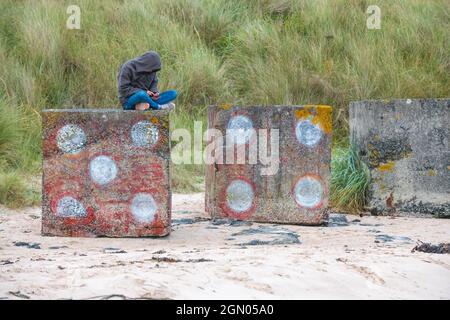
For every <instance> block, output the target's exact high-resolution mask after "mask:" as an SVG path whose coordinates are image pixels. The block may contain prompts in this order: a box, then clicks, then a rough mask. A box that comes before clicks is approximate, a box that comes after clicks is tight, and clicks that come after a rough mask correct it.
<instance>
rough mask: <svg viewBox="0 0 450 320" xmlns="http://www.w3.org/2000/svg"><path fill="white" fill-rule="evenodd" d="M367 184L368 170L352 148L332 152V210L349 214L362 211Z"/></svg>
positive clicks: (368, 180)
mask: <svg viewBox="0 0 450 320" xmlns="http://www.w3.org/2000/svg"><path fill="white" fill-rule="evenodd" d="M369 182H370V173H369V170H368V168H367V166H366V165H365V164H364V163H363V162H362V161H361V159H360V157H359V155H358V152H357V151H356V148H355V147H354V146H350V147H349V148H345V149H335V150H333V156H332V160H331V188H330V202H331V206H332V207H333V208H335V209H338V210H343V211H347V212H351V213H356V212H360V211H363V210H364V206H365V204H366V199H367V192H368V187H369Z"/></svg>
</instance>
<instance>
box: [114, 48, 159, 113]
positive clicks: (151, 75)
mask: <svg viewBox="0 0 450 320" xmlns="http://www.w3.org/2000/svg"><path fill="white" fill-rule="evenodd" d="M159 70H161V59H160V57H159V54H158V53H157V52H155V51H147V52H146V53H144V54H143V55H142V56H139V57H137V58H134V59H131V60H128V61H127V62H125V63H124V64H122V65H121V66H120V69H119V75H118V77H117V79H118V83H119V85H118V89H119V100H120V103H121V104H122V105H124V104H125V102H126V101H127V99H128V98H129V97H130V96H131V95H132V94H134V93H136V92H137V91H139V90H144V91H147V90H150V91H153V92H158V77H157V76H156V72H157V71H159Z"/></svg>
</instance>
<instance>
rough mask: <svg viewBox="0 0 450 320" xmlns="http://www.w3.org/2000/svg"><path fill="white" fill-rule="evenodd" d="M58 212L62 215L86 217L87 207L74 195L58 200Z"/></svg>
mask: <svg viewBox="0 0 450 320" xmlns="http://www.w3.org/2000/svg"><path fill="white" fill-rule="evenodd" d="M56 214H57V215H58V216H61V217H76V218H79V217H85V216H86V214H87V213H86V209H85V208H84V206H83V205H82V204H81V202H80V201H78V200H77V199H75V198H72V197H68V196H65V197H62V198H61V199H59V200H58V204H57V205H56Z"/></svg>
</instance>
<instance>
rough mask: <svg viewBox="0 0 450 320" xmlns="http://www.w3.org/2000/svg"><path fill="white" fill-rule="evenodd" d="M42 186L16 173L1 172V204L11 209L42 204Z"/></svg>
mask: <svg viewBox="0 0 450 320" xmlns="http://www.w3.org/2000/svg"><path fill="white" fill-rule="evenodd" d="M40 200H41V194H40V184H39V183H36V181H33V179H30V177H25V176H23V175H22V174H20V173H17V172H16V171H11V172H4V171H0V203H1V204H4V205H6V206H7V207H10V208H17V207H22V206H33V205H37V204H39V203H40Z"/></svg>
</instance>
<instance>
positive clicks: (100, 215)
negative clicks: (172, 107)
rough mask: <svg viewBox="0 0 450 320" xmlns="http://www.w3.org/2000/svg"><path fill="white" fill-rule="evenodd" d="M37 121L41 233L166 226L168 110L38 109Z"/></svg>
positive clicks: (107, 232) (160, 229) (125, 231)
mask: <svg viewBox="0 0 450 320" xmlns="http://www.w3.org/2000/svg"><path fill="white" fill-rule="evenodd" d="M42 128H43V137H42V147H43V148H42V149H43V185H42V234H44V235H55V236H80V237H95V236H108V237H145V236H165V235H167V234H169V232H170V228H171V216H170V215H171V189H170V172H169V165H170V137H169V113H168V111H145V112H139V111H122V110H106V109H99V110H92V109H80V110H75V109H74V110H72V109H71V110H44V111H43V112H42Z"/></svg>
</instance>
